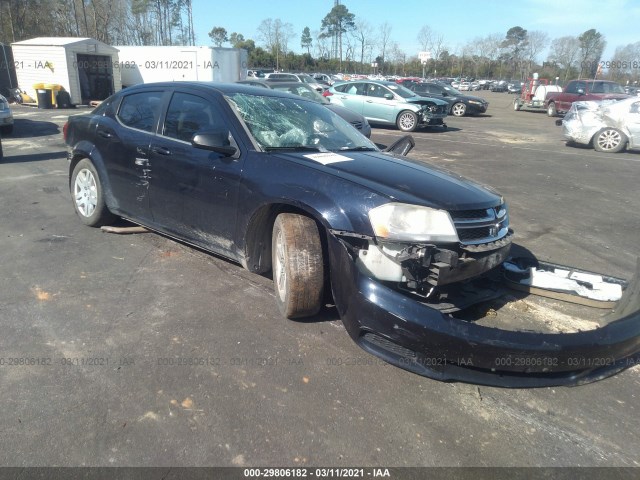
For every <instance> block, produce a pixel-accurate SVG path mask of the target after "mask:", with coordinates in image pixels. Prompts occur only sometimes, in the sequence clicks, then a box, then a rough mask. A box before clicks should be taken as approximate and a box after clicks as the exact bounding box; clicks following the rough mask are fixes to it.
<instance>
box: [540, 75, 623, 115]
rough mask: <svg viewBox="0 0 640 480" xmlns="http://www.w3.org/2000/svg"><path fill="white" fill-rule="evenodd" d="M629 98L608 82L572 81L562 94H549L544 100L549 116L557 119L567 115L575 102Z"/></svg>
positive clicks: (613, 83)
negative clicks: (559, 116)
mask: <svg viewBox="0 0 640 480" xmlns="http://www.w3.org/2000/svg"><path fill="white" fill-rule="evenodd" d="M623 98H629V95H627V94H626V93H624V88H622V86H620V85H618V84H617V83H616V82H609V81H607V80H587V79H582V80H571V81H570V82H569V83H568V84H567V86H566V87H564V90H563V91H562V92H549V93H547V96H546V97H545V99H544V106H545V108H546V109H547V115H549V116H550V117H555V116H556V115H558V114H559V113H566V112H568V111H569V109H570V108H571V104H572V103H573V102H583V101H587V100H622V99H623Z"/></svg>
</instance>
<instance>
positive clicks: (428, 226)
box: [369, 203, 459, 243]
mask: <svg viewBox="0 0 640 480" xmlns="http://www.w3.org/2000/svg"><path fill="white" fill-rule="evenodd" d="M369 221H370V222H371V226H372V228H373V231H374V232H375V235H376V237H377V238H380V239H385V240H393V241H398V242H416V243H424V242H428V243H431V242H434V243H435V242H437V243H454V242H458V241H459V239H458V234H457V233H456V228H455V226H454V224H453V221H452V220H451V216H450V215H449V213H448V212H446V211H444V210H436V209H433V208H429V207H421V206H418V205H409V204H405V203H387V204H385V205H382V206H380V207H376V208H374V209H371V210H370V211H369Z"/></svg>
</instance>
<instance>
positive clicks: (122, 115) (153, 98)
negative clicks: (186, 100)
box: [118, 92, 162, 132]
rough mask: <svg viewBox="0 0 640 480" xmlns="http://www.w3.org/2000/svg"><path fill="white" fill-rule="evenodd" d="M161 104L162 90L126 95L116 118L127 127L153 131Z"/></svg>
mask: <svg viewBox="0 0 640 480" xmlns="http://www.w3.org/2000/svg"><path fill="white" fill-rule="evenodd" d="M161 104H162V92H141V93H133V94H131V95H127V96H125V97H124V98H123V99H122V102H121V103H120V109H119V110H118V119H119V120H120V121H121V122H122V123H123V124H124V125H126V126H127V127H131V128H137V129H138V130H144V131H145V132H153V129H154V126H155V123H154V121H155V119H156V118H157V115H158V111H159V110H160V105H161Z"/></svg>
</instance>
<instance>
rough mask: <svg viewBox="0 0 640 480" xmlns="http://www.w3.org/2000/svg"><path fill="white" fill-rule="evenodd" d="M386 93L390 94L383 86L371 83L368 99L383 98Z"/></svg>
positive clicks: (368, 87)
mask: <svg viewBox="0 0 640 480" xmlns="http://www.w3.org/2000/svg"><path fill="white" fill-rule="evenodd" d="M385 93H389V91H388V90H387V89H386V88H384V87H383V86H381V85H376V84H374V83H370V84H368V85H367V96H368V97H377V98H383V97H384V95H385Z"/></svg>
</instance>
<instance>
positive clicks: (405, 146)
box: [383, 135, 416, 156]
mask: <svg viewBox="0 0 640 480" xmlns="http://www.w3.org/2000/svg"><path fill="white" fill-rule="evenodd" d="M415 146H416V142H415V140H414V139H413V137H412V136H411V135H405V136H404V137H400V138H399V139H398V140H396V141H395V142H393V143H392V144H391V145H389V146H388V147H387V148H385V149H384V150H383V151H385V152H390V153H395V154H396V155H402V156H406V155H407V154H408V153H409V152H410V151H411V150H412V149H413V147H415Z"/></svg>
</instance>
